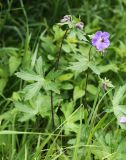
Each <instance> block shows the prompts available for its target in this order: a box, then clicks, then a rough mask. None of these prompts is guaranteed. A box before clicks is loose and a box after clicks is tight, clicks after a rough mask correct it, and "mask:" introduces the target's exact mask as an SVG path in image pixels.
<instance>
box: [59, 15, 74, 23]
mask: <svg viewBox="0 0 126 160" xmlns="http://www.w3.org/2000/svg"><path fill="white" fill-rule="evenodd" d="M71 20H72V17H71V15H65V16H64V17H63V18H62V19H61V20H60V22H61V23H65V22H70V21H71Z"/></svg>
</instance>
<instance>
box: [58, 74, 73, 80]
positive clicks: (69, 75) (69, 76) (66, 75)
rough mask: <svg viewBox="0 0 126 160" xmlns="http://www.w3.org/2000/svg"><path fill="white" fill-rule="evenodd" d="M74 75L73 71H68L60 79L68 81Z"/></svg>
mask: <svg viewBox="0 0 126 160" xmlns="http://www.w3.org/2000/svg"><path fill="white" fill-rule="evenodd" d="M72 77H73V73H66V74H63V75H61V76H60V77H58V80H60V81H68V80H70V79H71V78H72Z"/></svg>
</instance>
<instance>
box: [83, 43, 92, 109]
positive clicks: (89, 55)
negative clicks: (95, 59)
mask: <svg viewBox="0 0 126 160" xmlns="http://www.w3.org/2000/svg"><path fill="white" fill-rule="evenodd" d="M91 49H92V46H91V47H90V49H89V53H88V61H89V62H90V59H91ZM88 76H89V68H88V69H87V74H86V84H85V89H84V90H85V96H84V102H85V106H86V107H87V100H86V99H87V85H88Z"/></svg>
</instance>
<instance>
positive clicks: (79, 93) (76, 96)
mask: <svg viewBox="0 0 126 160" xmlns="http://www.w3.org/2000/svg"><path fill="white" fill-rule="evenodd" d="M83 95H84V90H82V89H81V88H80V87H79V86H76V87H75V88H74V92H73V99H74V101H76V100H77V99H79V98H81V97H82V96H83Z"/></svg>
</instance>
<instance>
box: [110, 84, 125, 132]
mask: <svg viewBox="0 0 126 160" xmlns="http://www.w3.org/2000/svg"><path fill="white" fill-rule="evenodd" d="M125 93H126V85H124V86H122V87H120V88H119V89H118V90H117V91H116V92H115V94H114V96H113V100H112V104H113V111H114V114H115V116H116V118H117V123H118V124H119V125H120V126H121V128H122V129H125V130H126V125H125V124H123V123H120V119H121V117H126V105H122V101H123V98H124V95H125ZM120 103H121V104H120Z"/></svg>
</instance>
